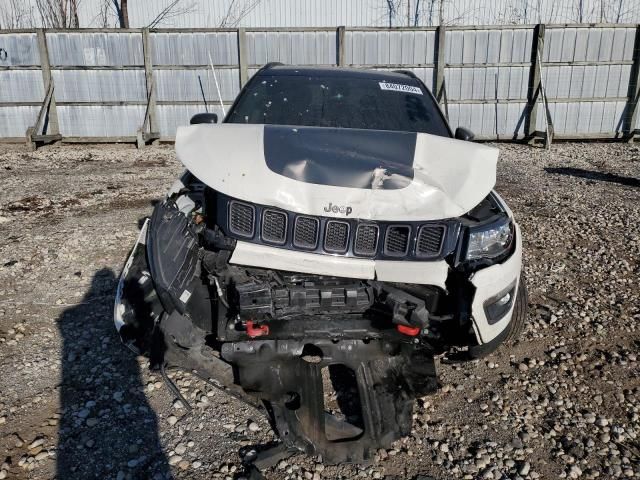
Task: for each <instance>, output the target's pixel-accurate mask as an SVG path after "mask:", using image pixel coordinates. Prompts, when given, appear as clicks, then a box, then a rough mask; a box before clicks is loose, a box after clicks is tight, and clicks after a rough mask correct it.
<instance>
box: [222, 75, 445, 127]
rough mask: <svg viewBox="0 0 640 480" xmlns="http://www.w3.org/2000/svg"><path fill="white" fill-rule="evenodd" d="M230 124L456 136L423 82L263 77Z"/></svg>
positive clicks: (251, 87) (246, 95) (253, 84)
mask: <svg viewBox="0 0 640 480" xmlns="http://www.w3.org/2000/svg"><path fill="white" fill-rule="evenodd" d="M227 122H230V123H258V124H272V125H299V126H312V127H337V128H361V129H373V130H396V131H398V130H399V131H405V132H423V133H431V134H433V135H440V136H443V137H449V136H450V133H449V130H448V129H447V126H446V124H445V122H444V119H443V118H442V115H441V114H440V112H439V110H438V107H437V106H436V105H435V102H434V100H433V98H432V97H431V95H429V93H428V92H427V91H426V90H424V88H423V87H422V86H421V85H420V82H418V81H417V80H415V79H413V78H410V77H407V78H401V79H398V77H395V76H394V79H393V80H392V81H391V80H390V81H381V80H379V79H372V78H362V77H356V76H354V77H349V76H335V77H331V76H324V75H323V76H301V75H273V76H270V75H261V76H260V77H258V78H255V79H254V80H253V81H251V83H250V84H249V86H248V87H247V90H246V91H245V92H244V93H243V94H242V96H241V97H240V98H239V99H238V102H237V104H236V105H235V108H234V109H233V111H231V112H230V113H229V116H228V117H227Z"/></svg>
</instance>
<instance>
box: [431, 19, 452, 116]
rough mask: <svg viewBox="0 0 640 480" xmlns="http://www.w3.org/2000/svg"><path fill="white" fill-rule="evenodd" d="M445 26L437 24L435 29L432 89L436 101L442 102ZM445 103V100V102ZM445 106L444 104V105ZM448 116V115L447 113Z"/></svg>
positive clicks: (443, 94) (443, 93)
mask: <svg viewBox="0 0 640 480" xmlns="http://www.w3.org/2000/svg"><path fill="white" fill-rule="evenodd" d="M446 31H447V27H445V26H444V25H440V26H438V29H437V30H436V51H435V59H434V60H435V64H436V71H435V82H434V85H433V87H434V88H433V90H434V92H435V94H436V100H438V103H440V104H441V103H442V99H443V98H445V85H444V67H445V58H444V56H445V34H446ZM445 103H446V102H445ZM445 106H446V105H445ZM447 116H448V115H447Z"/></svg>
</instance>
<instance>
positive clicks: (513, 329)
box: [505, 274, 529, 343]
mask: <svg viewBox="0 0 640 480" xmlns="http://www.w3.org/2000/svg"><path fill="white" fill-rule="evenodd" d="M528 303H529V294H528V292H527V285H526V281H525V278H524V274H522V275H521V276H520V285H518V293H517V294H516V304H515V305H514V307H513V315H512V316H511V322H509V326H508V327H507V330H508V332H509V333H507V336H506V338H505V342H508V343H513V342H515V341H516V340H518V338H520V335H521V334H522V332H523V331H524V327H525V325H526V323H527V306H528Z"/></svg>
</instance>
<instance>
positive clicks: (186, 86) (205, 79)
mask: <svg viewBox="0 0 640 480" xmlns="http://www.w3.org/2000/svg"><path fill="white" fill-rule="evenodd" d="M154 78H155V82H156V89H157V90H156V95H157V98H158V100H159V101H168V102H171V101H175V102H181V101H190V102H203V98H202V94H203V92H204V96H205V99H206V101H207V102H208V103H218V91H217V88H216V84H215V79H216V78H217V79H218V85H219V87H220V94H221V96H222V100H223V101H224V102H227V103H231V102H233V100H234V98H236V96H237V95H238V93H239V92H240V84H239V82H238V69H237V68H216V69H215V77H214V75H213V72H212V71H211V69H210V68H203V69H189V70H156V71H155V72H154ZM200 82H202V90H201V84H200ZM203 103H204V102H203Z"/></svg>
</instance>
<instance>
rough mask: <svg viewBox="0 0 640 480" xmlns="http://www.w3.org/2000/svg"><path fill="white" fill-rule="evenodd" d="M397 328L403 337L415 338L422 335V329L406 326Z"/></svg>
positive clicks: (397, 326)
mask: <svg viewBox="0 0 640 480" xmlns="http://www.w3.org/2000/svg"><path fill="white" fill-rule="evenodd" d="M396 328H397V329H398V331H399V332H400V333H402V334H403V335H408V336H410V337H415V336H416V335H418V334H419V333H420V327H407V326H406V325H396Z"/></svg>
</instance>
